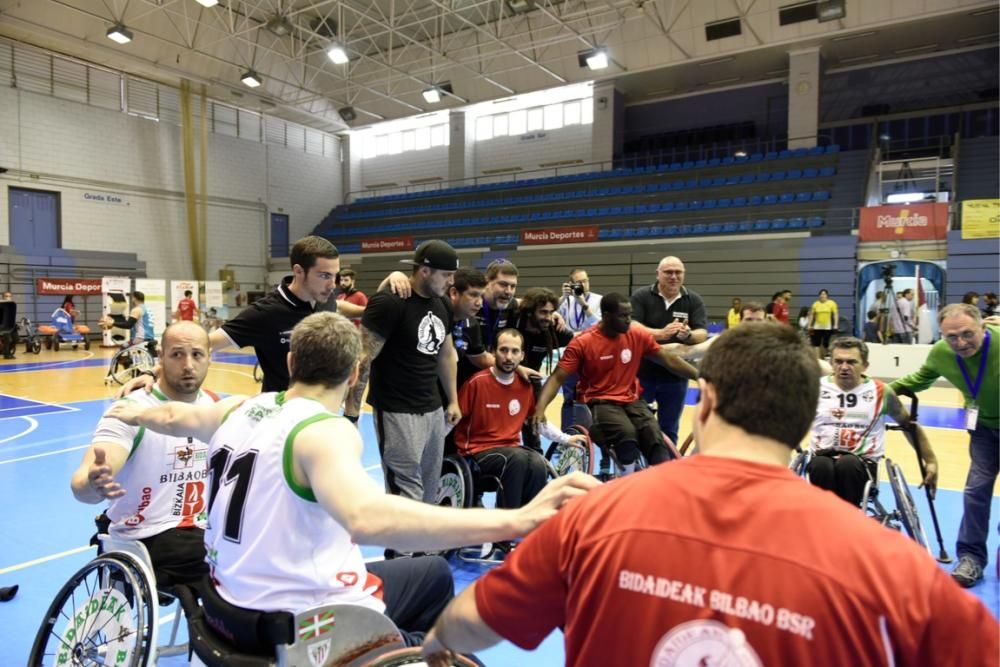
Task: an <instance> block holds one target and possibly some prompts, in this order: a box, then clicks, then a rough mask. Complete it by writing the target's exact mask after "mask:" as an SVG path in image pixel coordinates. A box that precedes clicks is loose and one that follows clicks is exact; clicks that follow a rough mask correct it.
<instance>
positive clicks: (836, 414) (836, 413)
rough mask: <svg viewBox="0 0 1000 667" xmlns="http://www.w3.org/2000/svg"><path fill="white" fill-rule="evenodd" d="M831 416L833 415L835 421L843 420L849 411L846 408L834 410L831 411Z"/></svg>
mask: <svg viewBox="0 0 1000 667" xmlns="http://www.w3.org/2000/svg"><path fill="white" fill-rule="evenodd" d="M830 414H832V415H833V416H834V418H835V419H843V418H844V415H846V414H847V410H845V409H844V408H834V409H833V410H830Z"/></svg>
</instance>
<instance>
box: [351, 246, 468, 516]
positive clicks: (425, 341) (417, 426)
mask: <svg viewBox="0 0 1000 667" xmlns="http://www.w3.org/2000/svg"><path fill="white" fill-rule="evenodd" d="M407 263H409V264H412V265H413V272H412V274H411V275H410V285H411V294H410V296H409V297H407V298H405V299H404V298H402V297H399V296H397V295H396V294H393V293H392V292H389V291H382V292H379V293H377V294H376V295H375V296H373V297H372V298H371V300H369V301H368V307H367V308H366V309H365V314H364V316H363V317H362V318H361V339H362V346H363V349H364V352H363V355H362V359H361V372H360V375H359V378H358V382H357V384H356V385H355V386H354V387H353V388H352V389H351V391H350V393H349V394H348V396H347V402H346V406H345V410H344V412H345V414H347V415H357V414H358V411H359V410H360V407H361V397H362V395H363V394H364V389H365V385H366V384H367V382H368V376H369V373H370V374H371V387H370V388H369V391H368V403H369V404H370V405H371V406H372V408H373V412H374V417H375V433H376V435H377V437H378V446H379V453H381V455H382V467H383V470H384V472H385V481H386V486H387V488H388V490H389V492H390V493H394V494H397V495H401V496H404V497H407V498H412V499H415V500H423V501H425V502H430V503H433V502H435V500H436V498H437V487H438V480H439V478H440V476H441V460H442V458H443V456H444V436H445V432H446V425H447V424H452V425H454V424H456V423H458V420H459V419H460V418H461V416H462V415H461V412H460V411H459V408H458V392H457V390H456V387H455V385H456V381H455V375H456V359H457V354H456V351H455V345H454V343H453V340H452V334H451V331H452V322H451V316H450V313H449V311H448V308H447V307H446V306H445V304H444V302H443V300H442V299H441V297H443V296H445V294H446V293H447V290H448V288H449V287H451V283H452V279H453V276H454V274H455V271H456V270H457V269H458V254H457V253H456V252H455V250H454V249H453V248H452V247H451V246H450V245H448V244H447V243H445V242H444V241H437V240H433V241H425V242H424V243H421V244H420V246H419V247H418V248H417V250H416V252H415V253H414V254H413V260H412V261H408V262H407ZM438 381H440V382H441V385H442V387H443V388H444V393H445V395H446V400H447V401H448V405H447V407H446V408H445V409H444V410H442V405H441V404H442V400H441V395H440V393H439V392H438V387H437V384H438Z"/></svg>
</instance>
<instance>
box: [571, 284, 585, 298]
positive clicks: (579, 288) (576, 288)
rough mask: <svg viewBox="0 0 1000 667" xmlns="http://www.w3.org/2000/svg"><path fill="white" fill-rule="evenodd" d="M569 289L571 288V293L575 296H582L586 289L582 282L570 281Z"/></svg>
mask: <svg viewBox="0 0 1000 667" xmlns="http://www.w3.org/2000/svg"><path fill="white" fill-rule="evenodd" d="M569 286H570V289H572V290H573V294H575V295H577V296H583V295H584V293H585V292H586V290H585V289H584V287H583V283H570V285H569Z"/></svg>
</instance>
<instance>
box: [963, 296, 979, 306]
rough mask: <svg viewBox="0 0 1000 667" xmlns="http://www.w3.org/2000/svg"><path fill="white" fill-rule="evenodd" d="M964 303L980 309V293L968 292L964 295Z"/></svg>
mask: <svg viewBox="0 0 1000 667" xmlns="http://www.w3.org/2000/svg"><path fill="white" fill-rule="evenodd" d="M962 303H967V304H969V305H970V306H975V307H976V308H979V292H966V293H965V294H963V295H962Z"/></svg>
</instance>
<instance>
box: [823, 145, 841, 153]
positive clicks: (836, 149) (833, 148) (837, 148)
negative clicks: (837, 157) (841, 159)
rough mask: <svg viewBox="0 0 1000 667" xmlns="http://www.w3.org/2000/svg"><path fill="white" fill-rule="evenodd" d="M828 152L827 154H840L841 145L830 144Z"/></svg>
mask: <svg viewBox="0 0 1000 667" xmlns="http://www.w3.org/2000/svg"><path fill="white" fill-rule="evenodd" d="M826 152H827V153H839V152H840V144H830V145H829V146H827V147H826Z"/></svg>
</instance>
